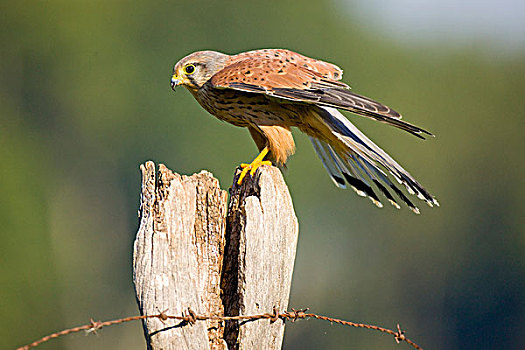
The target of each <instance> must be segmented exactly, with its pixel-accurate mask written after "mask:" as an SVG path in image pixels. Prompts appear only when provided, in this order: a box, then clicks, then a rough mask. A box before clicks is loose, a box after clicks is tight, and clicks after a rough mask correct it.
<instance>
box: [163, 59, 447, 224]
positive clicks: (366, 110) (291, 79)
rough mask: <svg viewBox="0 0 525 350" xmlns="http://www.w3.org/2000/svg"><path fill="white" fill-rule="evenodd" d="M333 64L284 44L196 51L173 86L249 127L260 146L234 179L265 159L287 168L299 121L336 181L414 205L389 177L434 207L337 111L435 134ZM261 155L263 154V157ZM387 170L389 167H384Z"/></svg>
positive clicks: (181, 63)
mask: <svg viewBox="0 0 525 350" xmlns="http://www.w3.org/2000/svg"><path fill="white" fill-rule="evenodd" d="M342 75H343V71H342V70H341V68H339V67H337V66H336V65H334V64H331V63H327V62H323V61H320V60H316V59H313V58H309V57H306V56H303V55H300V54H298V53H295V52H292V51H289V50H284V49H264V50H255V51H249V52H243V53H240V54H237V55H232V56H230V55H226V54H223V53H220V52H215V51H199V52H195V53H192V54H190V55H188V56H186V57H184V58H183V59H181V60H180V61H179V62H177V64H175V67H174V68H173V75H172V77H171V87H172V89H175V87H176V86H178V85H183V86H185V87H186V88H187V89H188V90H189V91H190V93H191V94H192V95H193V97H195V99H196V100H197V101H198V102H199V104H200V105H201V106H202V107H204V109H205V110H207V111H208V112H209V113H211V114H212V115H214V116H215V117H217V118H219V119H220V120H223V121H226V122H228V123H230V124H233V125H235V126H240V127H246V128H248V131H249V132H250V134H251V136H252V138H253V139H254V141H255V143H256V144H257V147H258V148H259V151H260V152H261V153H260V154H259V155H258V156H257V158H255V160H254V161H253V162H252V163H251V164H242V165H241V166H242V167H243V171H242V173H241V175H240V177H239V180H238V182H239V183H241V181H242V179H243V178H244V176H245V175H246V173H247V172H248V171H250V174H251V175H253V174H254V173H255V171H256V170H257V168H258V167H259V166H261V165H264V164H275V165H279V166H284V164H285V163H286V160H287V158H288V157H289V156H290V155H291V154H293V153H294V151H295V144H294V140H293V138H292V133H291V131H290V128H291V127H297V128H299V130H301V131H302V132H304V133H305V134H307V135H308V136H309V137H310V140H311V142H312V144H313V146H314V149H315V151H316V153H317V155H318V156H319V158H320V159H321V161H322V163H323V165H324V167H325V168H326V170H327V171H328V173H329V174H330V177H331V178H332V180H333V181H334V183H335V184H336V185H337V186H338V187H341V188H345V187H346V184H348V185H350V187H352V188H353V189H354V190H355V192H356V193H357V194H359V195H360V196H363V197H368V198H370V199H371V200H372V202H373V203H374V204H375V205H377V206H378V207H382V204H381V202H380V200H379V197H378V196H377V195H376V193H375V192H374V190H373V188H372V186H371V183H373V184H374V186H375V187H376V188H377V189H378V190H379V191H380V192H382V193H383V195H384V196H385V197H386V199H387V200H388V201H389V202H390V203H391V204H392V205H393V206H394V207H396V208H398V209H399V208H400V206H399V204H398V203H397V201H396V199H395V198H394V196H393V195H392V194H391V193H390V192H389V190H388V189H387V187H389V188H390V189H391V190H392V191H393V192H394V193H395V195H396V196H397V197H399V198H400V199H401V200H402V201H403V202H405V203H406V204H407V205H408V207H409V208H410V209H411V210H412V211H413V212H415V213H416V214H418V213H419V209H418V208H417V207H416V206H415V205H414V204H413V203H412V202H411V201H410V200H409V199H408V198H407V196H405V194H404V193H403V192H402V191H401V190H400V189H399V188H398V187H397V186H396V185H395V184H394V183H393V182H392V181H391V180H390V178H389V176H388V175H387V172H388V173H389V174H390V176H391V177H393V178H394V179H396V180H397V182H399V184H402V185H404V187H406V189H407V191H408V192H409V193H410V194H414V195H417V197H419V198H420V199H421V200H423V201H425V202H426V203H427V204H428V205H429V206H431V207H432V206H433V205H439V204H438V202H437V200H436V199H435V198H434V197H433V196H432V195H431V194H430V193H429V192H427V190H425V189H424V188H423V186H421V185H420V184H419V183H418V182H417V181H416V180H415V179H414V178H413V177H412V176H411V175H410V174H409V173H408V172H407V171H406V170H405V169H403V167H401V166H400V165H399V164H398V163H397V162H396V161H395V160H393V159H392V158H391V157H390V156H389V155H388V154H387V153H386V152H385V151H383V150H382V149H381V148H379V146H377V145H376V144H375V143H373V142H372V141H371V140H370V139H369V138H368V137H366V136H365V135H364V134H363V133H362V132H361V131H360V130H359V129H357V128H356V127H355V126H354V125H353V124H352V123H351V122H350V121H349V120H348V119H346V118H345V117H344V116H343V115H342V114H341V113H340V112H339V111H338V110H337V109H343V110H347V111H350V112H352V113H354V114H357V115H361V116H365V117H368V118H372V119H375V120H378V121H380V122H383V123H386V124H389V125H393V126H395V127H397V128H400V129H402V130H405V131H407V132H409V133H411V134H413V135H415V136H417V137H419V138H422V139H423V138H424V137H423V135H424V134H426V135H432V134H431V133H429V132H428V131H426V130H423V129H421V128H419V127H417V126H415V125H412V124H409V123H407V122H404V121H402V120H401V115H400V114H399V113H397V112H396V111H394V110H393V109H391V108H389V107H387V106H385V105H383V104H381V103H379V102H376V101H374V100H372V99H370V98H368V97H365V96H361V95H358V94H355V93H353V92H351V91H350V87H349V86H348V85H346V84H345V83H343V82H341V81H340V79H341V78H342ZM264 159H266V160H264ZM384 170H386V171H387V172H385V171H384Z"/></svg>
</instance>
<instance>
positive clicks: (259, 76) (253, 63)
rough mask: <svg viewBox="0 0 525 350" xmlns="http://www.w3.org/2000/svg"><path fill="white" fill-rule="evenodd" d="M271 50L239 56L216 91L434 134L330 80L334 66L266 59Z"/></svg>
mask: <svg viewBox="0 0 525 350" xmlns="http://www.w3.org/2000/svg"><path fill="white" fill-rule="evenodd" d="M264 51H265V50H259V51H258V52H264ZM268 51H270V52H266V53H265V54H260V53H258V54H257V55H255V56H253V55H252V56H250V55H248V53H244V54H241V55H246V57H241V58H240V59H237V60H235V57H237V56H233V63H231V64H230V65H228V66H226V67H225V68H224V69H222V70H220V71H218V72H217V73H216V74H215V75H213V76H212V77H211V79H210V83H211V84H212V86H213V87H215V88H224V89H234V90H240V91H246V92H251V93H260V94H266V95H268V96H271V97H275V98H280V99H285V100H292V101H297V102H303V103H310V104H316V105H320V106H328V107H334V108H340V109H345V110H348V111H350V112H352V113H355V114H358V115H362V116H365V117H369V118H372V119H375V120H378V121H381V122H384V123H387V124H389V125H393V126H395V127H398V128H400V129H402V130H405V131H407V132H409V133H411V134H413V135H415V136H417V137H420V138H423V137H422V136H421V134H423V133H425V134H427V135H432V134H431V133H429V132H428V131H426V130H424V129H421V128H419V127H417V126H415V125H412V124H409V123H407V122H404V121H401V120H400V119H401V115H400V114H399V113H397V112H396V111H394V110H393V109H391V108H389V107H387V106H385V105H383V104H381V103H379V102H376V101H374V100H372V99H369V98H368V97H365V96H361V95H358V94H355V93H353V92H351V91H350V90H349V87H348V85H346V84H345V83H343V82H341V81H338V80H335V79H331V78H330V77H327V76H326V75H327V73H326V69H327V68H326V67H327V66H325V65H330V66H333V65H331V64H329V63H326V62H322V61H316V60H312V61H310V62H308V64H296V63H293V62H292V60H291V59H290V58H288V60H286V59H285V58H284V56H282V57H274V58H271V57H270V58H268V57H266V56H267V55H270V56H271V50H268ZM284 51H285V50H284ZM289 52H291V51H289ZM261 55H262V57H260V56H261ZM296 55H299V54H296ZM238 56H240V55H238ZM292 57H293V56H292ZM302 57H304V56H302ZM312 67H313V68H312ZM333 67H335V66H333ZM314 68H315V69H314ZM323 74H324V75H323ZM332 74H333V72H332Z"/></svg>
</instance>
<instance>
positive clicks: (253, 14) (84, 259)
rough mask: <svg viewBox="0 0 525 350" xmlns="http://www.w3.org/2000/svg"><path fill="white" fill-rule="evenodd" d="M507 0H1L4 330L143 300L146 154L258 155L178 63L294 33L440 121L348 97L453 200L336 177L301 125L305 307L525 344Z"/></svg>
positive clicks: (37, 326) (381, 137) (328, 340)
mask: <svg viewBox="0 0 525 350" xmlns="http://www.w3.org/2000/svg"><path fill="white" fill-rule="evenodd" d="M504 3H505V4H504V5H501V6H500V5H499V3H498V2H493V4H492V5H491V4H490V3H489V2H484V1H480V2H460V1H457V2H454V1H450V0H447V1H441V2H436V1H422V2H411V1H405V0H404V1H399V2H397V3H396V2H395V1H385V2H381V1H369V2H366V1H364V0H362V1H343V0H339V1H328V0H326V1H302V2H297V1H268V0H267V1H172V2H169V1H156V2H142V3H138V2H124V1H46V2H37V1H19V2H14V1H12V2H8V1H3V2H2V4H1V5H0V28H1V30H0V40H1V44H2V49H1V51H0V81H1V84H0V89H1V90H0V160H1V165H0V193H1V195H0V347H1V348H5V349H7V348H13V347H15V346H18V345H23V344H25V343H28V342H30V341H32V340H34V339H36V338H39V337H40V336H43V335H45V334H48V333H51V332H53V331H56V330H60V329H63V328H67V327H71V326H75V325H79V324H85V323H86V322H88V321H89V319H90V318H91V317H93V318H95V319H101V320H105V319H113V318H117V317H123V316H128V315H134V314H137V307H136V304H135V296H134V291H133V285H132V277H131V251H132V243H133V239H134V235H135V232H136V229H137V209H138V205H139V190H140V176H139V164H141V163H143V162H144V161H146V160H149V159H151V160H154V161H156V162H162V163H165V164H166V165H167V166H168V167H169V168H171V169H173V170H174V171H177V172H179V173H183V174H192V173H194V172H198V171H200V170H201V169H208V170H209V171H211V172H213V173H214V174H215V176H217V177H218V178H219V179H220V180H221V183H222V187H223V188H227V187H229V185H230V184H231V181H232V176H233V171H234V169H235V167H236V166H237V165H238V164H239V163H240V162H241V161H247V160H250V159H252V158H253V157H254V156H255V155H256V153H257V151H256V147H255V145H254V143H253V141H252V140H251V139H250V137H249V135H248V132H247V131H246V130H242V129H238V128H235V127H233V126H230V125H227V124H225V123H221V122H219V121H218V120H216V119H214V118H213V117H211V116H209V115H207V114H206V112H205V111H204V110H202V109H201V108H200V106H198V104H197V103H196V102H195V101H194V100H193V98H192V97H191V96H190V94H189V93H187V92H186V91H184V89H179V90H178V91H177V92H176V93H174V92H173V91H172V90H171V89H170V86H169V80H170V77H171V69H172V66H173V64H174V63H175V62H176V61H178V60H179V59H180V58H181V57H183V56H185V55H187V54H188V53H191V52H193V51H197V50H202V49H215V50H219V51H223V52H226V53H237V52H240V51H246V50H250V49H256V48H265V47H271V48H274V47H282V48H289V49H292V50H296V51H299V52H301V53H303V54H306V55H309V56H313V57H317V58H321V59H325V60H328V61H331V62H334V63H336V64H338V65H340V66H341V67H342V68H343V69H344V70H345V79H344V80H345V81H346V82H347V83H349V84H350V85H351V86H353V88H354V91H356V92H359V93H362V94H365V95H368V96H370V97H372V98H375V99H378V100H380V101H382V102H384V103H386V104H388V105H391V106H392V107H394V108H395V109H397V110H399V111H400V112H402V113H403V115H404V118H405V120H407V121H410V122H412V123H415V124H417V125H419V126H422V127H425V128H427V129H429V130H431V131H432V132H433V133H435V134H436V135H437V137H436V138H435V139H430V140H428V141H421V140H418V139H416V138H415V137H412V136H410V135H409V134H406V133H403V132H401V131H398V130H395V129H393V128H390V127H387V126H385V125H384V124H380V123H375V122H372V121H368V120H363V119H361V118H357V117H351V116H350V115H349V117H350V118H351V119H352V121H355V123H356V124H358V125H359V126H360V127H361V128H362V129H363V130H364V131H365V132H366V133H367V134H368V135H370V137H371V138H372V139H373V140H376V141H377V143H378V144H379V145H381V146H383V147H384V148H385V149H386V150H388V151H389V153H390V154H392V155H393V157H394V158H396V159H397V160H398V161H399V162H400V163H401V164H403V165H404V166H406V168H407V169H409V170H410V171H411V173H412V174H413V175H414V176H415V177H416V178H417V179H418V180H419V181H420V182H421V183H423V184H424V185H425V186H426V187H427V188H428V189H429V190H430V192H431V193H433V194H435V195H436V196H437V198H438V199H439V201H440V203H441V207H440V208H436V209H429V208H427V207H426V206H425V207H424V208H422V214H421V215H419V216H416V215H413V214H412V213H411V212H410V211H409V210H408V209H406V208H403V209H402V210H401V211H397V210H395V209H393V208H391V207H385V208H383V209H381V210H379V209H376V208H375V207H374V206H373V205H371V204H370V203H369V201H367V200H364V199H360V198H359V197H357V196H356V195H355V194H354V193H353V192H352V191H342V190H339V189H337V188H335V186H333V184H332V183H331V181H330V179H329V177H328V176H327V175H326V174H325V171H324V169H323V167H322V165H321V163H320V161H319V160H318V159H317V157H316V156H315V154H314V152H313V150H312V147H311V145H310V144H309V141H308V140H307V138H306V137H305V136H304V135H301V134H300V133H295V136H296V141H297V144H298V152H297V154H296V155H295V156H294V157H293V158H292V159H291V161H290V162H289V164H288V165H289V170H288V171H287V173H286V174H285V178H286V181H287V183H288V185H289V187H290V191H291V194H292V196H293V198H294V205H295V210H296V213H297V216H298V218H299V222H300V237H299V244H298V252H297V260H296V269H295V273H294V280H293V286H292V295H291V304H290V306H291V307H296V308H299V307H310V308H311V310H312V311H313V312H316V313H321V314H325V315H331V316H334V317H339V318H343V319H347V320H353V321H357V322H366V323H372V324H378V325H382V326H385V327H389V328H394V327H395V325H396V324H397V323H399V324H400V325H401V327H402V328H403V329H404V330H405V331H406V332H407V335H408V336H409V337H410V338H412V339H413V340H414V341H416V342H417V343H419V344H421V345H422V346H423V347H425V348H428V349H467V348H468V349H495V348H506V349H517V348H522V346H523V344H525V322H524V320H525V259H524V258H525V220H524V214H525V208H524V204H523V198H524V197H525V186H524V181H523V174H524V173H525V167H524V160H525V157H524V156H525V149H524V148H525V147H524V146H525V142H524V141H523V132H524V131H525V130H524V125H525V124H524V116H525V112H524V107H523V101H524V97H523V96H524V93H525V40H523V38H525V35H524V33H525V30H524V25H523V23H525V15H524V14H525V11H524V6H523V4H521V3H520V2H518V1H513V0H505V1H504ZM469 4H470V5H469ZM520 23H521V24H520ZM419 204H420V207H422V206H423V205H424V204H422V203H421V202H419ZM394 347H395V348H396V349H397V348H408V346H407V345H406V344H405V345H401V346H397V345H396V344H395V342H394V340H393V339H392V338H391V337H390V336H385V335H382V334H379V333H375V332H371V331H367V330H357V329H350V328H345V327H341V326H337V325H330V324H327V323H323V322H320V321H316V320H309V321H302V322H298V323H295V324H289V325H288V326H287V331H286V336H285V343H284V348H285V349H342V348H355V349H392V348H394ZM40 349H144V340H143V335H142V329H141V325H140V324H139V323H130V324H126V325H120V326H114V327H109V328H105V329H103V330H102V331H101V333H100V335H99V336H89V337H86V336H84V335H83V334H81V333H79V334H76V335H72V336H68V337H65V338H63V339H59V340H52V341H50V342H49V343H48V344H46V345H43V346H41V347H40Z"/></svg>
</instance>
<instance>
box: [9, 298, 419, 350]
mask: <svg viewBox="0 0 525 350" xmlns="http://www.w3.org/2000/svg"><path fill="white" fill-rule="evenodd" d="M291 310H292V311H284V312H282V313H279V311H278V310H277V308H274V309H273V312H272V313H264V314H257V315H239V316H207V315H197V314H196V313H195V312H193V311H192V310H191V309H190V308H188V309H187V310H186V311H185V312H184V313H183V314H182V316H175V315H167V314H166V313H165V312H167V311H164V312H160V313H159V314H156V315H143V316H131V317H125V318H119V319H116V320H111V321H103V322H102V321H94V320H93V319H91V320H90V322H89V324H86V325H83V326H78V327H73V328H69V329H64V330H62V331H59V332H56V333H53V334H50V335H46V336H45V337H42V338H40V339H38V340H35V341H34V342H32V343H31V344H27V345H24V346H21V347H19V348H17V349H16V350H29V349H31V348H34V347H36V346H38V345H40V344H42V343H45V342H47V341H49V340H51V339H55V338H58V337H61V336H65V335H68V334H71V333H77V332H81V331H85V332H87V333H95V334H96V333H97V331H98V330H100V329H101V328H102V327H107V326H112V325H115V324H120V323H125V322H131V321H137V320H145V319H148V318H158V319H159V320H161V321H163V322H164V321H167V320H170V319H172V320H179V321H182V322H186V323H187V324H188V325H190V326H191V325H193V324H194V323H195V322H197V321H206V320H213V321H256V320H260V319H269V320H270V321H271V322H275V321H277V320H278V319H282V320H283V321H285V320H289V321H291V322H295V321H297V320H299V319H309V318H315V319H317V320H322V321H328V322H330V323H336V324H340V325H343V326H349V327H354V328H365V329H371V330H375V331H379V332H382V333H387V334H390V335H392V336H394V339H395V341H396V342H397V343H398V344H399V343H401V342H406V343H407V344H409V345H411V346H412V347H413V348H414V349H417V350H423V348H422V347H420V346H419V345H417V344H416V343H414V342H413V341H411V340H410V339H408V338H407V337H406V336H405V332H404V331H402V330H401V327H400V326H399V324H398V325H397V331H393V330H391V329H388V328H383V327H379V326H374V325H370V324H366V323H356V322H351V321H345V320H341V319H337V318H333V317H328V316H322V315H317V314H314V313H307V311H308V308H306V309H293V308H292V309H291Z"/></svg>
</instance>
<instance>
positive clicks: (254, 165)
mask: <svg viewBox="0 0 525 350" xmlns="http://www.w3.org/2000/svg"><path fill="white" fill-rule="evenodd" d="M267 153H268V148H267V147H265V148H264V149H263V150H262V151H261V153H260V154H259V155H258V156H257V158H255V159H254V160H253V162H251V163H250V164H245V163H242V164H241V168H242V172H241V175H239V180H237V185H240V184H241V183H242V180H243V179H244V177H245V176H246V174H248V171H249V172H250V176H253V175H255V172H256V171H257V169H258V168H259V167H260V166H261V165H272V162H271V161H269V160H263V159H264V157H265V156H266V154H267Z"/></svg>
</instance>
